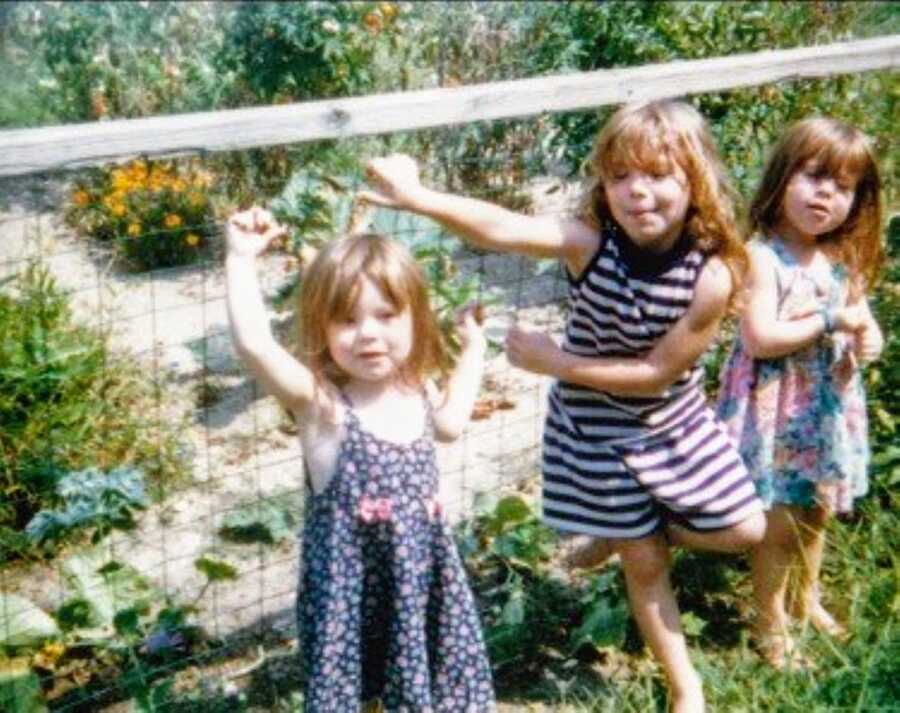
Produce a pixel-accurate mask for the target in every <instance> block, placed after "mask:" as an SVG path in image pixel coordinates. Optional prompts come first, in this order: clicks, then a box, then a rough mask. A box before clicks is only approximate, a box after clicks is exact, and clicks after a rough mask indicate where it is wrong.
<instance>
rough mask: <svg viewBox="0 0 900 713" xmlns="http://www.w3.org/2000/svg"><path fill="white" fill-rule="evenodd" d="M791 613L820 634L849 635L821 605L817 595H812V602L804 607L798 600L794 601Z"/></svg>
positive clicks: (839, 637) (835, 636) (842, 636)
mask: <svg viewBox="0 0 900 713" xmlns="http://www.w3.org/2000/svg"><path fill="white" fill-rule="evenodd" d="M791 615H792V616H794V617H795V618H796V619H797V620H798V621H800V623H801V624H804V625H805V624H806V623H807V622H808V623H809V624H810V625H811V626H812V628H813V629H815V630H816V631H818V632H819V633H820V634H825V635H827V636H833V637H834V638H835V639H846V638H847V636H848V635H849V634H848V632H847V630H846V629H845V628H844V627H843V626H841V624H839V623H838V622H837V620H836V619H835V618H834V617H833V616H831V614H830V613H829V612H828V610H827V609H825V607H823V606H822V601H821V600H820V599H819V597H818V596H815V597H813V598H812V602H811V603H809V604H807V605H806V606H805V607H804V606H801V604H800V602H799V601H795V602H794V603H793V605H792V606H791Z"/></svg>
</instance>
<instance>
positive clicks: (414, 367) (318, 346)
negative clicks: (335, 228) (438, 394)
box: [297, 233, 447, 386]
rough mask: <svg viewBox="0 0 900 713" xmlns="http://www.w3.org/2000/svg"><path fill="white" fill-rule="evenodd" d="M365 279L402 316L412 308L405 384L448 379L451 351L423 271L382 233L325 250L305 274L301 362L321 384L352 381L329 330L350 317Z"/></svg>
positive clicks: (337, 243)
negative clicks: (334, 353) (332, 348)
mask: <svg viewBox="0 0 900 713" xmlns="http://www.w3.org/2000/svg"><path fill="white" fill-rule="evenodd" d="M362 277H368V278H369V279H370V280H371V281H372V282H373V283H375V285H377V286H378V288H379V289H380V290H381V291H382V292H383V293H384V295H385V296H386V297H387V298H388V299H389V300H390V301H391V302H392V303H393V305H394V307H395V308H396V309H397V310H399V311H403V310H405V309H407V308H408V309H409V310H410V312H411V314H412V329H413V340H412V344H413V346H412V351H411V353H410V355H409V359H407V361H406V363H405V364H404V365H403V366H402V367H401V373H400V378H401V379H403V380H404V381H405V382H406V383H407V384H409V385H411V386H420V385H422V384H423V383H424V381H425V379H426V378H428V377H429V376H430V375H432V374H434V373H435V372H438V374H439V375H445V374H446V371H447V353H446V348H445V345H444V341H443V338H442V336H441V332H440V328H439V326H438V321H437V318H436V316H435V314H434V311H433V310H432V308H431V304H430V302H429V298H428V283H427V281H426V279H425V275H424V274H423V272H422V269H421V267H420V266H419V264H418V263H417V262H416V261H415V259H414V258H413V257H412V255H410V253H409V251H408V250H407V249H406V248H405V247H404V246H403V245H401V244H400V243H398V242H396V241H394V240H391V239H390V238H388V237H386V236H384V235H380V234H378V233H361V234H355V235H349V236H347V237H344V238H340V239H337V240H333V241H331V242H330V243H328V244H327V245H325V246H324V247H323V248H322V249H321V250H319V252H318V253H317V254H316V256H315V258H314V259H313V261H312V262H311V263H310V265H309V267H308V268H307V269H306V270H305V271H304V273H303V278H302V284H301V291H300V298H299V299H300V303H299V306H298V310H297V326H298V357H299V358H300V360H301V361H303V362H304V363H305V364H306V365H307V366H308V367H309V368H310V370H311V371H312V372H313V374H314V375H315V376H316V379H317V380H328V381H331V382H332V383H335V384H338V385H340V384H342V383H344V382H345V381H346V380H347V375H346V374H345V373H344V372H343V371H342V370H341V369H340V367H339V366H338V365H337V364H336V363H335V361H334V359H333V358H332V356H331V352H330V351H329V349H328V327H329V325H331V324H332V323H333V322H335V321H336V320H341V319H343V318H346V317H347V316H348V315H350V313H351V312H352V310H353V308H354V305H355V304H356V300H357V299H358V297H359V292H360V288H361V284H360V279H361V278H362Z"/></svg>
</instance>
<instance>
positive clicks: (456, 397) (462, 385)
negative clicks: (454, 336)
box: [433, 307, 487, 441]
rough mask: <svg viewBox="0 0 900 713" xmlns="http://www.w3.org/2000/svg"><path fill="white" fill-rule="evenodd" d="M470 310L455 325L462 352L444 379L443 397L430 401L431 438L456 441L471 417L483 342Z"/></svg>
mask: <svg viewBox="0 0 900 713" xmlns="http://www.w3.org/2000/svg"><path fill="white" fill-rule="evenodd" d="M474 311H475V310H474V308H471V307H470V308H468V309H466V310H465V311H464V312H463V313H462V315H461V320H460V322H461V323H460V325H459V337H460V341H461V343H462V353H461V354H460V355H459V360H458V361H457V363H456V367H455V368H454V369H453V372H452V373H451V374H450V378H449V379H448V380H447V387H446V390H445V392H444V394H443V397H440V396H438V397H435V398H433V402H436V406H435V409H434V429H435V433H434V435H435V438H436V439H437V440H439V441H453V440H456V439H457V438H459V436H460V435H461V434H462V432H463V429H464V428H465V427H466V424H467V423H468V422H469V419H470V418H471V416H472V409H473V407H474V406H475V399H476V398H478V391H479V389H480V388H481V376H482V374H483V372H484V352H485V348H486V346H487V342H486V340H485V338H484V334H483V333H482V331H481V328H480V327H479V326H478V324H477V323H476V321H475V314H474Z"/></svg>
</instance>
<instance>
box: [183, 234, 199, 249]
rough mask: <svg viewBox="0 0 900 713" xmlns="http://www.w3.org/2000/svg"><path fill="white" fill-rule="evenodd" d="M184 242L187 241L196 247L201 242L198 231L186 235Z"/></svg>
mask: <svg viewBox="0 0 900 713" xmlns="http://www.w3.org/2000/svg"><path fill="white" fill-rule="evenodd" d="M184 242H186V243H187V244H188V245H190V246H191V247H192V248H193V247H196V246H197V245H199V244H200V236H199V235H197V233H188V234H187V235H185V236H184Z"/></svg>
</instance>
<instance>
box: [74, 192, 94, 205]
mask: <svg viewBox="0 0 900 713" xmlns="http://www.w3.org/2000/svg"><path fill="white" fill-rule="evenodd" d="M72 200H73V201H74V203H75V205H77V206H81V207H84V206H86V205H87V204H88V203H90V202H91V195H90V193H88V192H87V191H75V193H73V194H72Z"/></svg>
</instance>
